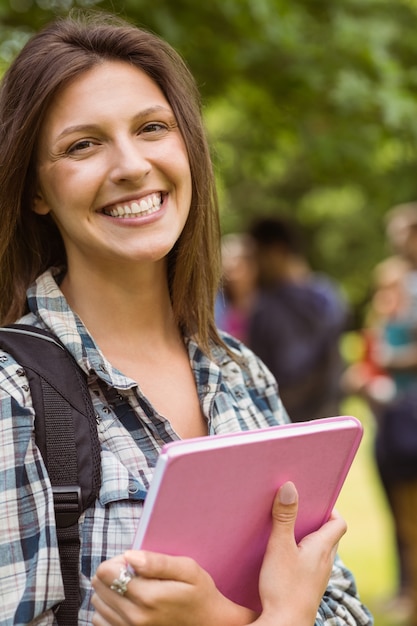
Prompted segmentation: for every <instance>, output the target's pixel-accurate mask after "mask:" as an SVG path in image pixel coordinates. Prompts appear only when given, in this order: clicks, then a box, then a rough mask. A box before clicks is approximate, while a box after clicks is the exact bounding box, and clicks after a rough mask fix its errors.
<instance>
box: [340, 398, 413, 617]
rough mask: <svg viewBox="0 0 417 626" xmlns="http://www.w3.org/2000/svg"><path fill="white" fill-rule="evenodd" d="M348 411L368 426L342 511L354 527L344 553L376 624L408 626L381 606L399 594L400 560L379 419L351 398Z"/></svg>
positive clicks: (343, 546)
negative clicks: (380, 452) (378, 449)
mask: <svg viewBox="0 0 417 626" xmlns="http://www.w3.org/2000/svg"><path fill="white" fill-rule="evenodd" d="M343 410H344V413H346V414H349V415H354V416H355V417H357V418H358V419H359V420H360V421H361V422H362V424H363V426H364V438H363V440H362V443H361V446H360V448H359V451H358V454H357V456H356V458H355V460H354V462H353V465H352V468H351V471H350V473H349V475H348V477H347V480H346V483H345V485H344V487H343V489H342V492H341V494H340V496H339V500H338V502H337V506H336V508H337V510H338V511H339V512H340V513H341V515H343V517H344V518H345V520H346V521H347V524H348V532H347V534H346V535H345V537H343V539H342V541H341V543H340V546H339V554H340V556H341V557H342V559H343V561H344V562H345V564H346V565H347V566H348V567H349V569H351V570H352V572H353V573H354V575H355V579H356V582H357V585H358V589H359V593H360V595H361V598H362V600H363V602H364V603H365V604H366V605H367V606H368V608H369V609H370V610H371V611H372V613H373V615H374V618H375V625H376V626H400V625H401V626H403V624H404V622H401V621H400V620H399V619H396V618H395V617H393V616H392V615H389V614H387V612H386V611H384V610H383V609H382V607H381V605H382V602H383V601H384V600H386V599H387V598H388V597H390V596H392V595H393V594H394V593H395V587H396V556H395V549H394V543H393V534H392V524H391V517H390V512H389V510H388V508H387V505H386V502H385V499H384V494H383V491H382V489H381V485H380V482H379V477H378V474H377V471H376V467H375V463H374V458H373V438H374V423H373V418H372V415H371V414H370V413H369V411H368V410H367V407H366V406H365V405H364V404H363V403H362V402H361V401H360V400H356V399H348V400H347V401H346V402H345V405H344V407H343Z"/></svg>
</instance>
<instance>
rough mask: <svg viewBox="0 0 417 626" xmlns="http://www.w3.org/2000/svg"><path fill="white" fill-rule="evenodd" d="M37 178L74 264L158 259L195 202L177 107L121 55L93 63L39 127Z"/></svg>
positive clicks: (42, 205)
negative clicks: (172, 106) (192, 197)
mask: <svg viewBox="0 0 417 626" xmlns="http://www.w3.org/2000/svg"><path fill="white" fill-rule="evenodd" d="M37 180H38V188H37V195H36V198H35V201H34V206H33V209H34V211H35V212H36V213H39V214H42V215H43V214H47V213H51V215H52V217H53V219H54V220H55V222H56V224H57V226H58V228H59V230H60V232H61V235H62V237H63V240H64V243H65V248H66V252H67V258H68V265H69V267H71V264H72V265H74V266H75V267H77V268H79V267H80V266H81V267H82V266H83V264H85V263H89V264H91V263H95V264H97V265H98V266H100V267H103V268H104V269H106V266H107V269H109V268H113V267H115V266H116V267H117V266H118V264H122V265H125V264H126V263H127V264H131V263H132V262H136V263H137V262H149V261H151V262H155V261H159V260H161V259H162V258H164V257H165V256H166V254H167V253H168V252H169V251H170V250H171V248H172V247H173V245H174V244H175V242H176V241H177V239H178V237H179V235H180V233H181V231H182V229H183V227H184V224H185V222H186V220H187V216H188V212H189V209H190V203H191V193H192V192H191V173H190V166H189V161H188V156H187V150H186V147H185V144H184V141H183V138H182V135H181V133H180V131H179V129H178V126H177V123H176V119H175V117H174V114H173V112H172V109H171V107H170V105H169V104H168V102H167V100H166V98H165V97H164V95H163V93H162V92H161V90H160V89H159V87H158V86H157V85H156V83H154V82H153V81H152V80H151V79H150V78H149V77H148V76H147V75H146V74H145V73H144V72H143V71H142V70H140V69H138V68H137V67H135V66H132V65H129V64H128V63H125V62H122V61H106V62H103V63H101V64H99V65H97V66H95V67H94V68H93V69H91V70H89V71H87V72H85V73H84V74H82V75H81V76H80V77H78V78H76V79H75V80H74V81H72V82H71V83H70V84H69V85H67V86H66V87H65V88H63V89H62V90H61V91H60V92H59V93H58V94H57V96H56V97H55V99H54V101H53V103H52V105H51V107H50V109H49V111H48V114H47V117H46V120H45V122H44V124H43V127H42V129H41V133H40V140H39V147H38V153H37ZM115 264H116V265H115Z"/></svg>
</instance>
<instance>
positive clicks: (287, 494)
mask: <svg viewBox="0 0 417 626" xmlns="http://www.w3.org/2000/svg"><path fill="white" fill-rule="evenodd" d="M278 498H279V501H280V502H281V504H294V502H296V501H297V491H296V489H295V486H294V483H291V482H287V483H284V484H283V485H282V487H281V488H280V490H279V493H278Z"/></svg>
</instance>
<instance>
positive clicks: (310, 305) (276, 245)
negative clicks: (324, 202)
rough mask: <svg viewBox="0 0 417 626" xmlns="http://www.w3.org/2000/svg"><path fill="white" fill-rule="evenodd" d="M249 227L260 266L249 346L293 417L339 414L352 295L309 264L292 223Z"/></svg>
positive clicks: (270, 220) (268, 220) (266, 221)
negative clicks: (344, 293) (342, 339)
mask: <svg viewBox="0 0 417 626" xmlns="http://www.w3.org/2000/svg"><path fill="white" fill-rule="evenodd" d="M249 234H250V236H251V237H252V239H253V241H254V242H255V246H256V248H255V257H256V262H257V268H258V273H257V287H258V289H257V294H256V298H255V299H254V302H253V307H252V314H251V318H250V323H249V329H248V343H249V346H250V347H251V348H252V350H253V351H254V352H255V353H256V354H257V355H258V356H260V357H261V358H262V359H263V361H264V363H265V364H266V365H267V366H268V367H269V369H270V370H271V372H272V373H273V375H274V376H275V378H276V379H277V381H278V385H279V389H280V394H281V397H282V401H283V403H284V406H285V407H286V409H287V411H288V413H289V415H290V416H291V419H292V420H293V421H295V422H300V421H305V420H311V419H316V418H320V417H329V416H331V415H336V414H338V413H339V403H340V399H341V393H340V377H341V374H342V371H343V363H342V359H341V355H340V351H339V340H340V336H341V334H342V332H343V330H344V329H345V328H346V324H347V318H348V308H347V305H346V302H345V301H344V299H343V298H342V297H341V294H340V293H339V290H338V289H337V287H336V286H335V284H334V283H333V282H332V281H331V280H330V279H329V278H328V277H327V276H325V275H322V274H318V273H315V272H313V271H312V270H311V268H310V267H309V265H308V263H307V260H306V257H305V254H304V252H303V249H302V245H301V242H300V234H299V231H298V229H297V228H296V227H295V225H294V224H293V223H292V222H290V221H289V220H286V219H284V218H278V217H263V218H259V219H257V220H255V221H254V222H253V223H252V225H251V226H250V228H249Z"/></svg>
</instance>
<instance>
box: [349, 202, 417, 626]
mask: <svg viewBox="0 0 417 626" xmlns="http://www.w3.org/2000/svg"><path fill="white" fill-rule="evenodd" d="M386 236H387V242H388V244H389V247H390V249H391V251H392V252H393V253H394V254H393V255H392V256H390V257H388V258H386V259H384V260H383V261H381V262H380V263H379V264H378V265H377V266H376V267H375V269H374V272H373V285H372V291H373V293H372V299H371V302H370V308H369V311H368V317H367V322H366V328H365V330H364V331H363V337H364V345H365V350H364V356H363V359H362V360H361V361H360V362H359V363H356V364H353V365H352V366H351V367H350V368H348V369H347V370H346V372H345V375H344V379H343V387H344V389H345V391H346V392H347V393H349V392H354V393H358V394H360V395H362V396H363V397H364V398H365V399H366V400H367V402H368V404H369V406H370V408H371V411H372V413H373V415H374V417H375V424H376V433H375V461H376V466H377V469H378V473H379V476H380V479H381V484H382V487H383V489H384V492H385V495H386V500H387V504H388V506H389V509H390V512H391V515H392V522H393V530H394V536H395V547H396V552H397V563H398V575H397V579H398V581H397V588H396V590H395V594H394V596H393V597H392V598H390V599H388V600H387V601H386V602H385V603H384V607H383V608H384V611H385V612H386V614H388V613H390V614H392V616H393V618H396V619H406V620H407V624H411V625H412V626H415V625H416V624H417V203H407V204H402V205H398V206H395V207H393V208H392V209H391V210H390V211H389V212H388V213H387V217H386Z"/></svg>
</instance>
